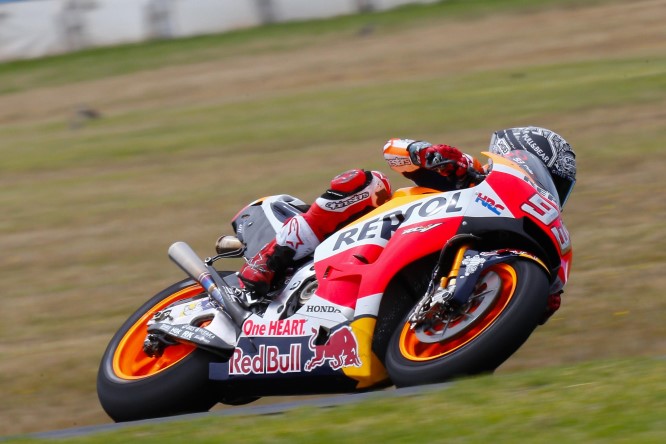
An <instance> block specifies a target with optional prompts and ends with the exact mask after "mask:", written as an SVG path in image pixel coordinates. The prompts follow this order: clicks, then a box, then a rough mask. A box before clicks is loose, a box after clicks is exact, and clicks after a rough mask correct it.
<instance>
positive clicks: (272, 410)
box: [0, 382, 451, 442]
mask: <svg viewBox="0 0 666 444" xmlns="http://www.w3.org/2000/svg"><path fill="white" fill-rule="evenodd" d="M450 384H451V383H448V382H447V383H442V384H433V385H423V386H417V387H406V388H399V389H396V388H388V389H385V390H381V391H376V392H365V393H352V394H342V395H335V396H326V397H322V398H316V399H301V400H296V401H294V402H284V403H276V404H269V405H260V406H259V405H258V406H254V407H253V406H248V407H235V408H230V409H226V410H220V411H214V412H205V413H193V414H189V415H179V416H169V417H166V418H155V419H146V420H142V421H129V422H122V423H112V424H100V425H93V426H86V427H77V428H69V429H62V430H52V431H48V432H38V433H31V434H27V435H18V436H5V437H0V442H2V441H7V440H10V439H15V438H39V439H63V438H75V437H79V436H86V435H93V434H95V433H100V432H112V431H115V430H120V429H123V428H127V427H134V426H142V425H150V424H162V423H169V422H179V421H189V420H193V419H198V418H206V417H216V416H220V417H226V416H260V415H275V414H280V413H284V412H287V411H289V410H293V409H296V408H300V407H315V408H322V407H334V406H340V405H347V404H355V403H358V402H360V401H363V400H366V399H382V398H396V397H403V396H419V395H420V394H423V393H426V392H430V391H433V390H440V389H442V388H444V387H446V386H449V385H450Z"/></svg>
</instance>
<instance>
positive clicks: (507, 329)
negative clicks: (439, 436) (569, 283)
mask: <svg viewBox="0 0 666 444" xmlns="http://www.w3.org/2000/svg"><path fill="white" fill-rule="evenodd" d="M548 288H549V285H548V279H547V277H546V273H545V272H544V270H543V269H542V268H541V267H540V266H538V265H537V264H535V263H534V262H532V261H528V260H524V259H517V260H515V261H512V262H510V263H508V262H507V263H498V264H495V265H492V266H490V267H488V269H487V270H485V271H484V272H483V273H482V275H481V276H480V277H479V282H478V285H477V286H476V289H475V291H474V294H473V295H472V297H471V299H470V303H469V304H468V306H467V307H465V309H464V310H461V311H459V312H456V313H451V314H446V315H443V316H442V317H441V319H439V320H438V321H437V322H435V323H430V324H429V325H428V327H427V328H425V327H422V326H421V327H416V328H414V329H412V328H410V323H409V321H408V319H409V316H410V314H411V313H409V314H408V315H407V316H405V317H404V319H403V321H402V322H401V324H400V326H399V327H398V329H397V330H396V331H395V332H394V334H393V336H392V338H391V341H390V343H389V347H388V350H387V353H386V369H387V370H388V373H389V375H390V377H391V380H392V381H393V383H394V384H396V385H397V386H410V385H418V384H427V383H434V382H442V381H446V380H448V379H451V378H453V377H456V376H461V375H471V374H477V373H483V372H489V371H493V370H495V369H496V368H497V367H498V366H499V365H500V364H502V363H503V362H504V361H505V360H506V359H508V358H509V357H510V356H511V355H512V354H513V353H514V352H515V351H516V350H517V349H518V348H519V347H520V346H521V345H522V344H523V343H524V342H525V341H526V340H527V338H528V337H529V335H530V334H531V333H532V331H534V329H535V328H536V326H537V325H538V323H539V320H540V319H541V318H542V317H543V313H544V311H545V309H546V299H547V297H548Z"/></svg>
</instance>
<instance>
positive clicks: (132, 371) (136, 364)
mask: <svg viewBox="0 0 666 444" xmlns="http://www.w3.org/2000/svg"><path fill="white" fill-rule="evenodd" d="M202 292H203V289H202V288H201V286H200V285H198V284H195V285H191V286H189V287H186V288H183V289H182V290H180V291H178V292H176V293H173V294H172V295H170V296H168V297H166V298H165V299H163V300H161V301H160V302H159V303H158V304H156V305H155V306H154V307H152V308H151V309H149V310H147V311H146V313H144V315H143V316H141V318H140V319H139V320H138V321H136V322H135V323H134V324H133V325H132V326H131V327H130V328H129V329H128V330H127V333H125V335H124V336H123V337H122V339H121V340H120V342H119V343H118V346H117V347H116V351H115V353H114V354H113V371H114V373H115V374H116V376H118V377H119V378H122V379H142V378H145V377H148V376H152V375H154V374H156V373H159V372H161V371H163V370H166V369H167V368H169V367H171V366H173V365H175V364H176V363H178V362H180V361H181V360H183V359H184V358H185V357H187V356H188V355H189V354H190V353H192V352H193V351H194V350H195V349H196V347H195V346H193V345H189V344H177V345H171V346H169V347H167V348H166V349H164V353H163V354H162V356H159V357H150V356H148V355H146V354H145V353H144V351H143V341H144V340H145V339H146V335H147V334H148V327H147V323H148V321H149V320H150V319H151V318H152V317H153V313H155V312H156V311H159V310H163V309H164V308H166V307H168V306H169V305H171V304H173V303H174V302H178V301H180V300H184V299H188V298H192V297H194V296H197V295H200V294H201V293H202Z"/></svg>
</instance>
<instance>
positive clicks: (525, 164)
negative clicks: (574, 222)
mask: <svg viewBox="0 0 666 444" xmlns="http://www.w3.org/2000/svg"><path fill="white" fill-rule="evenodd" d="M502 157H505V158H507V159H509V160H511V161H512V162H515V163H517V164H518V165H520V166H521V168H522V169H523V170H524V171H525V173H526V174H527V175H528V176H529V177H530V179H532V180H533V181H535V182H536V183H537V185H538V186H539V187H540V188H542V189H543V190H545V191H547V192H548V194H549V196H547V197H548V199H550V200H552V201H553V202H555V203H557V206H558V207H560V208H562V205H561V204H560V199H559V198H558V194H557V188H556V187H555V183H554V182H553V178H552V177H551V175H550V172H549V171H548V169H547V168H546V165H544V164H543V162H542V161H541V159H539V158H538V157H537V156H536V155H534V154H532V153H530V152H529V151H524V150H513V151H509V152H508V153H507V154H503V155H502Z"/></svg>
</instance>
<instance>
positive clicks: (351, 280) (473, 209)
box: [315, 153, 571, 316]
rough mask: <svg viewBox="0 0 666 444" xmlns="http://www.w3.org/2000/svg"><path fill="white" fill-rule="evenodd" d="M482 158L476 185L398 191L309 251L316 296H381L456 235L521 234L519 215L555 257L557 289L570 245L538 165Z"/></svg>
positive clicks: (339, 300) (346, 299) (343, 299)
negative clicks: (485, 170) (485, 167)
mask: <svg viewBox="0 0 666 444" xmlns="http://www.w3.org/2000/svg"><path fill="white" fill-rule="evenodd" d="M488 156H489V157H490V158H491V168H490V172H489V174H488V176H487V178H486V180H485V181H483V182H481V183H480V184H479V185H477V186H475V187H472V188H468V189H463V190H456V191H449V192H437V191H435V190H430V189H416V190H417V192H416V193H414V192H410V191H404V190H398V191H397V192H396V193H395V195H394V197H393V198H392V199H391V201H389V202H388V203H386V204H385V205H382V206H381V207H379V208H377V209H375V210H374V211H372V212H371V213H369V214H367V215H365V216H364V217H362V218H361V219H359V220H357V221H355V222H354V223H353V224H351V225H349V226H347V227H344V228H343V229H341V230H339V231H338V232H336V233H334V234H333V235H332V236H330V237H329V238H328V239H326V240H325V241H324V242H323V243H322V244H321V245H320V246H319V247H318V248H317V250H316V252H315V269H316V273H317V277H318V280H319V289H318V290H317V294H318V295H320V296H321V297H322V298H325V299H327V300H329V301H330V302H332V303H334V304H338V305H341V306H345V307H349V308H355V307H356V304H357V301H361V306H362V307H363V306H365V305H364V303H363V299H364V298H374V299H376V298H377V297H379V296H380V295H381V294H382V293H383V291H384V289H385V288H386V286H387V285H388V283H389V282H390V280H391V279H392V278H393V277H394V276H395V275H396V274H397V273H398V272H400V270H401V269H403V268H404V267H405V266H406V265H408V264H410V263H412V262H414V261H416V260H418V259H420V258H422V257H425V256H427V255H430V254H433V253H437V252H439V251H440V250H441V249H442V248H443V246H444V245H445V244H446V242H447V241H448V240H449V239H450V238H451V237H453V236H454V235H456V234H459V233H470V234H475V232H476V231H480V232H485V233H488V232H492V231H493V230H495V231H501V230H504V229H507V230H513V231H514V232H517V233H518V235H520V234H521V232H522V231H523V229H524V228H523V225H524V224H523V223H522V222H521V221H522V220H523V219H525V218H527V219H529V220H530V221H532V222H533V224H532V225H534V226H536V227H538V228H537V229H538V230H539V231H542V232H543V233H544V235H543V238H544V239H546V238H547V239H548V241H546V242H548V243H550V244H552V245H550V246H549V248H550V249H551V250H553V251H556V252H557V253H556V254H557V255H559V256H560V257H559V259H560V262H561V263H560V264H555V266H554V267H553V273H554V274H555V275H557V278H555V277H554V276H552V282H553V289H555V290H557V289H559V288H561V287H562V286H563V285H564V283H566V280H567V277H568V274H569V269H570V263H571V243H570V241H569V235H568V232H567V230H566V227H565V226H564V224H563V222H562V220H561V217H560V211H559V202H557V200H556V198H555V197H554V196H555V195H554V194H553V193H551V192H550V190H549V188H550V186H549V184H548V183H547V182H548V181H547V180H545V179H544V177H545V176H543V175H539V174H538V173H537V172H538V171H539V165H541V164H540V163H539V164H534V165H531V164H530V163H529V162H528V163H526V164H522V165H521V164H519V163H517V162H515V161H513V160H510V159H506V158H504V157H501V156H497V155H494V154H489V153H488ZM514 160H515V159H514ZM528 160H529V159H528ZM530 167H531V168H530ZM544 182H545V183H544ZM410 190H411V191H413V190H414V189H410ZM471 227H473V229H471V230H470V228H471ZM551 262H552V261H551ZM359 314H363V313H359V310H358V309H357V310H356V315H357V316H358V315H359ZM368 314H373V313H372V310H370V312H369V313H368Z"/></svg>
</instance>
